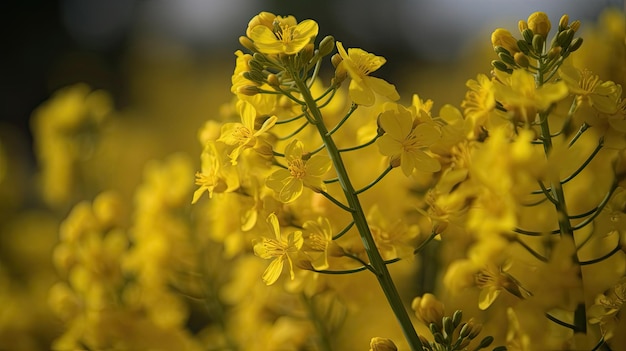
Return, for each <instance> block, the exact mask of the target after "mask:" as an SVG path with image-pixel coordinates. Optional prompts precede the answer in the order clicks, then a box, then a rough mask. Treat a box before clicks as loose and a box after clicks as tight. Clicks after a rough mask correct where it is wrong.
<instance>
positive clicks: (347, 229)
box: [333, 221, 354, 240]
mask: <svg viewBox="0 0 626 351" xmlns="http://www.w3.org/2000/svg"><path fill="white" fill-rule="evenodd" d="M352 226H354V221H351V222H350V224H348V225H347V226H346V227H345V228H343V229H342V230H341V231H340V232H339V233H337V234H335V236H333V240H337V239H339V238H341V237H342V236H343V235H344V234H345V233H347V232H348V231H349V230H350V228H352Z"/></svg>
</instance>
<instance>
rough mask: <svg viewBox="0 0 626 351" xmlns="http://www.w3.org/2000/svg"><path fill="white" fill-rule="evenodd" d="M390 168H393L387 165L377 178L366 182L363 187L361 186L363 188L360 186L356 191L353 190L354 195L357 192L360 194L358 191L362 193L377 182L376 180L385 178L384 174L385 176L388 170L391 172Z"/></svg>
mask: <svg viewBox="0 0 626 351" xmlns="http://www.w3.org/2000/svg"><path fill="white" fill-rule="evenodd" d="M392 169H393V167H391V166H387V168H386V169H385V170H384V171H383V173H381V174H380V175H379V176H378V178H376V179H374V181H373V182H371V183H369V184H368V185H366V186H365V187H363V188H361V189H359V190H357V191H356V192H355V194H356V195H358V194H360V193H362V192H364V191H367V190H368V189H369V188H371V187H373V186H374V185H376V184H378V182H380V181H381V179H383V178H385V176H386V175H387V174H388V173H389V172H391V170H392Z"/></svg>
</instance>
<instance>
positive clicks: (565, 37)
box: [556, 29, 574, 49]
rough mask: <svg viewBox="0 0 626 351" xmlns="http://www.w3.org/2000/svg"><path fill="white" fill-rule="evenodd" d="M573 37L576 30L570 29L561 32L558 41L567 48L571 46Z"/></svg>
mask: <svg viewBox="0 0 626 351" xmlns="http://www.w3.org/2000/svg"><path fill="white" fill-rule="evenodd" d="M572 39H574V31H573V30H571V29H568V30H565V31H563V32H561V33H559V34H558V35H557V37H556V41H557V43H559V46H561V47H562V48H564V49H567V48H568V47H569V44H570V43H571V42H572Z"/></svg>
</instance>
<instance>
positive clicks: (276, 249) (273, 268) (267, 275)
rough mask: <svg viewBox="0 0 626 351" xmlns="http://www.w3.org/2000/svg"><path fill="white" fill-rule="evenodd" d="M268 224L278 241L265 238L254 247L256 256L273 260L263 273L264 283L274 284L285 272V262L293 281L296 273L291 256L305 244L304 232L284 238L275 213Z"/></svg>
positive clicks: (293, 233) (297, 232) (268, 218)
mask: <svg viewBox="0 0 626 351" xmlns="http://www.w3.org/2000/svg"><path fill="white" fill-rule="evenodd" d="M267 224H268V225H269V227H270V231H271V232H272V233H273V234H274V237H275V238H276V239H271V238H263V239H262V240H261V241H260V242H257V243H256V244H255V245H254V254H255V255H257V256H259V257H261V258H263V259H266V260H267V259H273V261H272V262H271V263H270V265H269V266H268V267H267V269H265V272H263V282H264V283H265V284H267V285H272V284H274V283H275V282H276V280H278V277H279V276H280V274H281V273H282V271H283V266H284V264H285V261H287V263H289V274H290V276H291V280H293V279H294V278H295V273H294V271H293V261H292V259H291V256H290V255H294V254H296V253H297V252H298V250H300V248H301V247H302V244H303V242H304V241H303V239H302V232H301V231H294V232H291V233H289V234H287V237H286V238H283V236H282V235H281V233H280V226H279V224H278V217H276V214H275V213H273V212H272V213H271V214H270V215H269V216H268V217H267Z"/></svg>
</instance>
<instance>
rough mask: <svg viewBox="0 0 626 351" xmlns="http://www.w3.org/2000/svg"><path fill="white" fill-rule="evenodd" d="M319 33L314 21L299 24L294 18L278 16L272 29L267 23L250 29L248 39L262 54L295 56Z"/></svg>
mask: <svg viewBox="0 0 626 351" xmlns="http://www.w3.org/2000/svg"><path fill="white" fill-rule="evenodd" d="M269 17H271V16H269ZM266 20H267V19H266ZM251 22H252V21H251ZM317 32H318V25H317V23H316V22H315V21H313V20H304V21H302V22H300V23H297V22H296V19H295V18H294V17H293V16H288V17H281V16H276V17H275V18H274V19H273V21H272V28H270V27H268V26H267V23H266V21H261V23H259V24H258V25H256V26H254V27H251V28H249V30H248V37H249V38H250V39H251V40H252V41H253V42H254V45H255V47H256V48H257V49H258V50H259V52H261V53H264V54H269V55H274V54H287V55H294V54H297V53H298V52H300V51H301V50H302V49H304V47H305V46H306V45H307V44H308V43H310V42H311V41H312V40H314V39H315V37H316V36H317Z"/></svg>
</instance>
